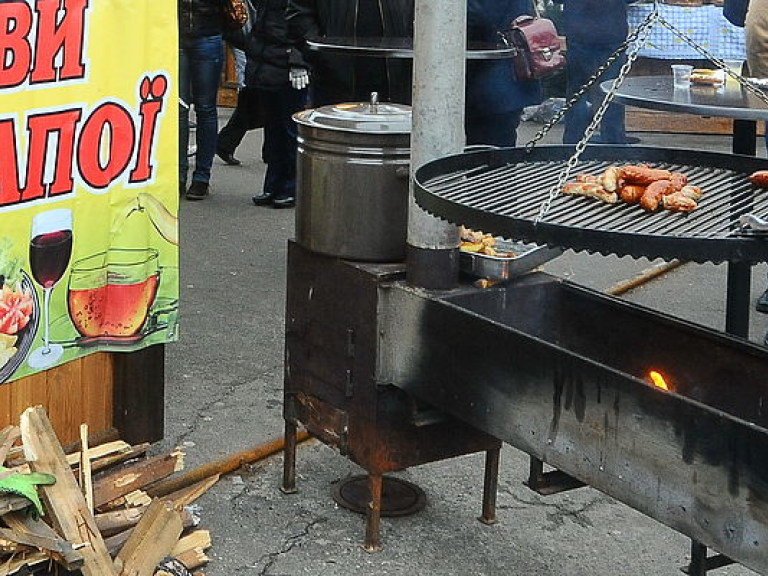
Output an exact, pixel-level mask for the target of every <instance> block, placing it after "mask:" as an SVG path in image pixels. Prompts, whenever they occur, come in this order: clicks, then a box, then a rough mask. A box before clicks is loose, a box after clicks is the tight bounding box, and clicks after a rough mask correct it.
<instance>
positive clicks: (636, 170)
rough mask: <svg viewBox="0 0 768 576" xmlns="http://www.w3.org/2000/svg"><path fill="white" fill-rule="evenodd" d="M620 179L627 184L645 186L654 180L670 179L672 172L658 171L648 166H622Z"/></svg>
mask: <svg viewBox="0 0 768 576" xmlns="http://www.w3.org/2000/svg"><path fill="white" fill-rule="evenodd" d="M621 177H622V178H624V180H625V181H626V182H627V183H628V184H642V185H644V186H647V185H648V184H651V183H652V182H655V181H656V180H669V179H670V178H672V172H670V171H669V170H658V169H655V168H649V167H648V166H624V167H623V168H622V169H621Z"/></svg>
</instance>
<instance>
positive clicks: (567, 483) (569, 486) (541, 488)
mask: <svg viewBox="0 0 768 576" xmlns="http://www.w3.org/2000/svg"><path fill="white" fill-rule="evenodd" d="M524 484H525V485H526V486H528V488H530V489H531V490H533V491H534V492H537V493H539V494H541V495H542V496H549V495H551V494H559V493H560V492H565V491H566V490H573V489H575V488H581V487H582V486H586V484H584V482H582V481H581V480H577V479H576V478H574V477H573V476H569V475H568V474H566V473H565V472H563V471H562V470H551V471H550V472H544V462H543V461H542V460H539V459H538V458H536V457H535V456H531V465H530V469H529V473H528V481H527V482H524Z"/></svg>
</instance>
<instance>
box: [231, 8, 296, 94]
mask: <svg viewBox="0 0 768 576" xmlns="http://www.w3.org/2000/svg"><path fill="white" fill-rule="evenodd" d="M287 4H288V0H256V1H254V2H253V5H254V7H255V9H256V12H255V18H254V22H253V27H252V28H251V32H250V34H249V36H248V37H247V39H246V43H245V45H244V46H243V49H244V50H245V55H246V56H247V57H248V63H247V65H246V69H245V85H246V86H248V87H249V88H260V89H262V90H277V89H280V88H284V87H285V85H286V84H287V83H288V82H289V78H288V72H289V70H290V68H291V67H292V66H300V67H304V68H306V67H307V64H306V63H305V61H304V58H303V56H302V54H301V52H300V51H299V50H298V49H296V48H295V47H294V45H293V44H292V43H291V42H290V41H289V40H288V35H287V26H286V20H285V8H286V5H287Z"/></svg>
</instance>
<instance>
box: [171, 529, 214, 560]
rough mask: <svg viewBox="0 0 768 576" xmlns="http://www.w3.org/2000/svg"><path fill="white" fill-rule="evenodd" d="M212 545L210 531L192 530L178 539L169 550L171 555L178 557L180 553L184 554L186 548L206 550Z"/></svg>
mask: <svg viewBox="0 0 768 576" xmlns="http://www.w3.org/2000/svg"><path fill="white" fill-rule="evenodd" d="M212 545H213V543H212V542H211V533H210V531H208V530H194V531H192V532H190V533H189V534H187V535H186V536H183V537H182V538H180V539H179V541H178V542H177V543H176V545H175V546H174V547H173V550H171V556H174V557H178V556H179V555H180V554H184V553H185V552H187V551H188V550H194V549H195V548H200V549H201V550H208V548H210V547H211V546H212Z"/></svg>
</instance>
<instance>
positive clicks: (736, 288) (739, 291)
mask: <svg viewBox="0 0 768 576" xmlns="http://www.w3.org/2000/svg"><path fill="white" fill-rule="evenodd" d="M751 287H752V268H751V266H750V265H749V264H744V263H743V262H730V263H729V264H728V278H727V286H726V303H725V310H726V312H725V331H726V332H728V334H733V335H735V336H741V337H742V338H749V310H750V303H749V299H750V289H751Z"/></svg>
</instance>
